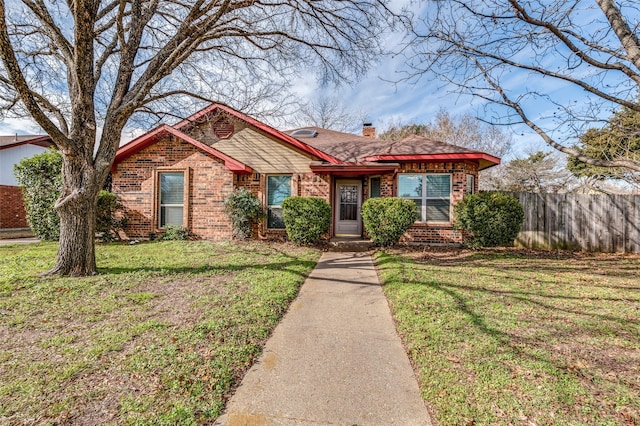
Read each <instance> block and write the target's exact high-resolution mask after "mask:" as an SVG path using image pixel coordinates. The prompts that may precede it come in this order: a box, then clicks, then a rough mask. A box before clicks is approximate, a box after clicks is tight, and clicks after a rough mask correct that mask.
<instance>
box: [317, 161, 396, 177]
mask: <svg viewBox="0 0 640 426" xmlns="http://www.w3.org/2000/svg"><path fill="white" fill-rule="evenodd" d="M399 167H400V164H397V163H384V164H357V163H356V164H327V163H321V164H320V163H315V164H314V163H312V164H311V165H310V168H311V171H312V172H314V173H317V174H328V175H375V174H380V173H393V172H395V171H397V170H398V168H399Z"/></svg>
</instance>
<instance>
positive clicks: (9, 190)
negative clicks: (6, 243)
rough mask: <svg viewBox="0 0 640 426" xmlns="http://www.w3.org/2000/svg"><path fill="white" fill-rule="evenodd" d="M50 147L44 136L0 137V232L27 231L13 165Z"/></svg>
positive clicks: (49, 141) (48, 138) (46, 137)
mask: <svg viewBox="0 0 640 426" xmlns="http://www.w3.org/2000/svg"><path fill="white" fill-rule="evenodd" d="M51 145H53V143H52V141H51V138H50V137H49V136H47V135H21V136H18V135H14V136H0V230H7V229H10V230H20V229H24V228H28V226H29V225H28V224H27V219H26V212H25V210H24V204H23V202H22V191H21V190H20V188H19V187H18V181H17V180H16V177H15V176H14V174H13V166H14V164H17V163H19V162H20V160H22V159H23V158H26V157H32V156H34V155H36V154H40V153H41V152H44V151H45V150H46V149H47V148H48V147H50V146H51Z"/></svg>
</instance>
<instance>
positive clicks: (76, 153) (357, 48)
mask: <svg viewBox="0 0 640 426" xmlns="http://www.w3.org/2000/svg"><path fill="white" fill-rule="evenodd" d="M391 16H392V15H391V14H390V13H389V10H388V9H387V7H386V5H385V0H364V1H363V0H358V1H355V0H353V1H352V0H346V1H345V0H317V1H298V0H282V1H278V0H193V1H184V2H183V1H179V0H118V1H115V0H72V1H59V0H0V52H1V54H2V63H3V67H2V68H0V110H1V111H2V113H3V114H5V115H7V114H13V115H15V116H31V117H33V119H34V120H35V121H36V122H37V123H38V124H39V125H40V126H41V127H42V128H43V129H44V131H46V132H47V133H48V134H49V135H50V136H51V137H52V139H53V141H54V142H55V144H56V146H57V147H58V148H59V149H60V151H61V152H62V154H63V188H62V195H61V198H60V199H59V200H58V202H57V203H56V210H57V211H58V213H59V214H60V217H61V241H60V251H59V253H58V263H57V264H56V266H55V267H54V269H53V270H52V272H55V273H62V274H72V275H86V274H90V273H95V260H94V253H93V242H92V239H93V229H94V228H93V225H92V224H91V221H92V219H93V217H95V216H94V214H95V201H96V197H97V193H98V191H99V189H100V188H101V187H102V184H103V182H104V181H105V179H106V177H107V174H108V172H109V168H110V166H111V163H112V161H113V159H114V156H115V152H116V150H117V148H118V145H119V140H120V134H121V132H122V129H123V128H124V126H125V125H126V123H127V122H128V121H129V119H130V118H131V117H132V116H133V115H134V114H136V113H145V112H146V113H158V112H163V111H173V113H174V114H176V115H186V114H188V113H190V112H193V110H187V108H184V105H187V106H188V105H189V104H188V101H185V99H187V97H191V98H194V99H200V100H218V101H222V102H226V103H229V104H231V105H233V106H235V107H239V108H242V109H244V110H245V111H247V112H252V111H251V107H255V105H256V103H257V102H259V101H261V100H263V99H264V98H265V97H269V95H271V94H274V93H277V92H279V89H281V88H283V87H286V84H287V79H288V77H290V76H292V75H295V73H296V72H297V71H298V70H301V69H303V68H307V69H308V68H312V69H315V70H316V71H317V75H318V77H320V78H322V79H324V80H325V81H329V80H343V79H345V78H347V77H348V76H351V75H354V74H358V73H361V72H363V71H364V70H365V69H366V67H367V65H368V64H369V62H370V60H371V59H372V58H375V57H376V56H377V55H378V53H379V50H380V49H379V37H380V35H381V34H383V33H384V32H385V30H386V28H387V25H388V24H389V23H390V20H391ZM170 99H178V100H179V101H180V103H181V105H182V106H183V108H182V109H181V110H175V109H172V108H168V107H167V101H168V100H170ZM100 130H102V131H101V132H100ZM82 217H86V218H90V219H89V220H86V219H85V220H81V218H82ZM81 241H85V243H81Z"/></svg>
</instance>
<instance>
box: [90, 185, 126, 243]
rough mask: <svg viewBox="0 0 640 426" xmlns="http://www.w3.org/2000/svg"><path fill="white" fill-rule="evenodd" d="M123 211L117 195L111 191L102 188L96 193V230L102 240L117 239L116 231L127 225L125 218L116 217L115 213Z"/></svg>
mask: <svg viewBox="0 0 640 426" xmlns="http://www.w3.org/2000/svg"><path fill="white" fill-rule="evenodd" d="M121 211H124V207H123V206H122V204H120V202H119V201H118V196H117V195H116V194H114V193H113V192H109V191H105V190H102V191H100V193H99V194H98V205H97V214H96V232H98V233H101V234H102V235H101V238H102V240H103V241H113V240H114V239H119V236H118V231H120V230H122V229H123V228H124V227H125V226H127V219H126V218H124V217H116V213H118V212H121Z"/></svg>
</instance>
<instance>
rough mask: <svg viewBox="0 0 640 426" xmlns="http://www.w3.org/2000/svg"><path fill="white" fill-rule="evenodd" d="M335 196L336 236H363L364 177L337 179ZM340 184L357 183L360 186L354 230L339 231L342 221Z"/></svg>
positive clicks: (334, 221) (334, 222) (334, 226)
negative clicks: (339, 224)
mask: <svg viewBox="0 0 640 426" xmlns="http://www.w3.org/2000/svg"><path fill="white" fill-rule="evenodd" d="M334 183H335V186H334V197H333V206H334V212H333V213H334V214H333V235H334V236H336V237H362V214H361V213H362V188H363V184H362V179H353V178H351V179H335V182H334ZM340 185H357V186H358V190H357V191H358V206H357V211H356V222H357V223H356V224H355V225H356V230H355V231H354V232H348V233H346V232H344V233H343V232H339V231H338V223H339V222H340Z"/></svg>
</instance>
